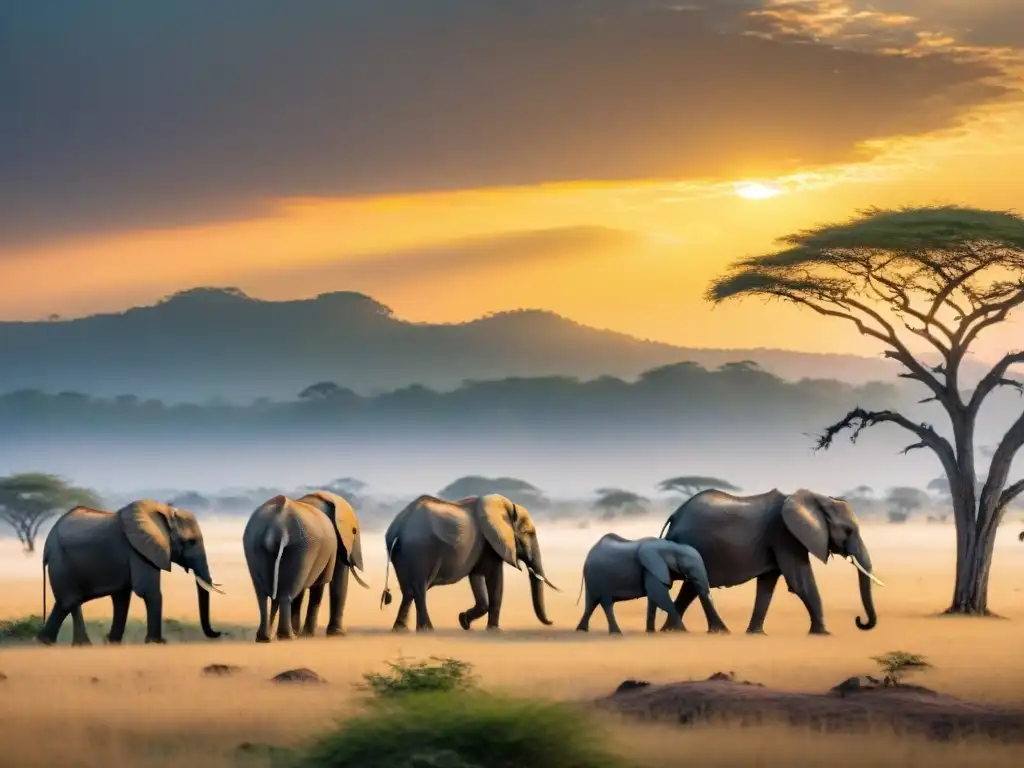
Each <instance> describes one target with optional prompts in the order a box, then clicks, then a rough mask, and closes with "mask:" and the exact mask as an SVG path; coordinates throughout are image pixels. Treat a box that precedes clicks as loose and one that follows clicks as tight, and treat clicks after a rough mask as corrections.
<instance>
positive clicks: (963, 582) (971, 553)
mask: <svg viewBox="0 0 1024 768" xmlns="http://www.w3.org/2000/svg"><path fill="white" fill-rule="evenodd" d="M979 516H980V515H979ZM986 517H987V515H986ZM958 527H959V525H958ZM965 528H966V530H964V531H957V558H956V560H957V568H956V584H955V585H954V588H953V601H952V603H950V606H949V608H947V609H946V613H947V614H950V615H960V616H990V615H992V614H991V612H990V611H989V609H988V577H989V572H990V571H991V570H992V552H993V550H994V549H995V543H996V531H997V530H998V526H997V525H988V526H984V527H983V528H982V531H981V533H980V534H979V533H978V532H977V530H976V528H975V525H974V522H973V521H971V522H970V523H969V524H968V525H967V526H965Z"/></svg>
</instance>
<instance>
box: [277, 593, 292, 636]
mask: <svg viewBox="0 0 1024 768" xmlns="http://www.w3.org/2000/svg"><path fill="white" fill-rule="evenodd" d="M279 598H280V599H279V600H278V601H277V605H278V610H280V611H281V614H280V618H279V619H278V620H277V639H278V640H291V639H293V638H294V637H295V633H294V631H293V630H292V596H291V595H288V594H284V595H279Z"/></svg>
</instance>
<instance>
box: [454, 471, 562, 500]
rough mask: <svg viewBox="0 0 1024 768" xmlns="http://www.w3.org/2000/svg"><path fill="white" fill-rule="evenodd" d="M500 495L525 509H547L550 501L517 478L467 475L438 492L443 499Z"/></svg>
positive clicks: (539, 491)
mask: <svg viewBox="0 0 1024 768" xmlns="http://www.w3.org/2000/svg"><path fill="white" fill-rule="evenodd" d="M488 493H499V494H501V495H502V496H504V497H506V498H507V499H510V500H511V501H513V502H514V503H516V504H522V505H523V506H525V507H531V506H532V507H538V508H539V507H545V506H547V505H548V500H547V498H545V496H544V493H543V492H542V491H541V490H540V489H539V488H537V486H535V485H532V484H530V483H528V482H526V481H525V480H520V479H519V478H517V477H483V476H481V475H467V476H465V477H460V478H459V479H458V480H455V481H454V482H452V483H449V484H448V485H446V486H445V487H444V488H442V489H441V490H439V491H438V492H437V495H438V496H440V497H441V498H442V499H464V498H466V497H467V496H483V495H485V494H488Z"/></svg>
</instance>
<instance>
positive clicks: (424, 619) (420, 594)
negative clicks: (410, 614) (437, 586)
mask: <svg viewBox="0 0 1024 768" xmlns="http://www.w3.org/2000/svg"><path fill="white" fill-rule="evenodd" d="M412 599H413V602H415V603H416V631H417V632H433V631H434V624H433V622H432V621H431V620H430V614H429V613H427V585H426V584H424V585H423V586H417V587H416V589H415V590H414V591H413V594H412Z"/></svg>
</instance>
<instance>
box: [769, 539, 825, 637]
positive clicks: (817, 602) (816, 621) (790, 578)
mask: <svg viewBox="0 0 1024 768" xmlns="http://www.w3.org/2000/svg"><path fill="white" fill-rule="evenodd" d="M776 559H777V560H778V563H779V569H780V570H781V571H782V575H783V577H784V578H785V579H786V585H787V586H788V587H789V590H790V592H793V593H794V594H795V595H796V596H797V597H799V598H800V600H801V602H802V603H803V604H804V607H805V608H806V609H807V614H808V616H809V617H810V619H811V629H810V634H812V635H828V634H831V633H830V632H829V631H828V630H827V629H825V619H824V616H823V615H822V609H821V594H820V593H819V592H818V584H817V582H816V581H815V580H814V571H813V570H811V561H810V559H809V556H808V554H807V552H806V551H805V550H801V551H800V552H799V553H797V552H789V551H786V550H783V551H781V552H777V553H776Z"/></svg>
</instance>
